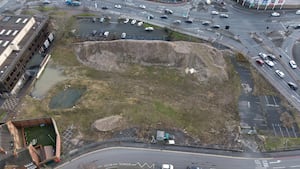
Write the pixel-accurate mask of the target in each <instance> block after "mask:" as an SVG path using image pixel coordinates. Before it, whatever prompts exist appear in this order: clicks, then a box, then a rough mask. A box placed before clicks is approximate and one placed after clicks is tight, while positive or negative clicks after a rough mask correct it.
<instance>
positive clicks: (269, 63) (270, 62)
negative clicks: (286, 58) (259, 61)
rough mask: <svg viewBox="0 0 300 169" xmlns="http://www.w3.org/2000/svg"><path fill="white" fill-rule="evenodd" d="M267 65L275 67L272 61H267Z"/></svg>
mask: <svg viewBox="0 0 300 169" xmlns="http://www.w3.org/2000/svg"><path fill="white" fill-rule="evenodd" d="M265 63H266V64H267V65H268V66H270V67H274V65H275V64H274V62H272V61H270V60H265Z"/></svg>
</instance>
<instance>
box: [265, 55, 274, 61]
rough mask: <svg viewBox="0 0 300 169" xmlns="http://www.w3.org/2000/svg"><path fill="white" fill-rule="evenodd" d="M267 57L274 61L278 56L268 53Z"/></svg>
mask: <svg viewBox="0 0 300 169" xmlns="http://www.w3.org/2000/svg"><path fill="white" fill-rule="evenodd" d="M267 57H268V58H269V59H270V60H272V61H274V60H276V56H274V55H272V54H267Z"/></svg>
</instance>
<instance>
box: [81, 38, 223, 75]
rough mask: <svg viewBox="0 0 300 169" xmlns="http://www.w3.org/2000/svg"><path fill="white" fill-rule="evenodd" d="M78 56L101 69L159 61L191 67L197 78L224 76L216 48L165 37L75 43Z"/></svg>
mask: <svg viewBox="0 0 300 169" xmlns="http://www.w3.org/2000/svg"><path fill="white" fill-rule="evenodd" d="M75 52H76V55H77V57H78V59H79V60H80V61H81V62H82V63H83V64H85V65H87V66H90V67H93V68H95V69H97V70H102V71H113V72H116V71H125V70H126V68H127V66H128V65H129V64H132V63H134V64H141V65H159V66H166V67H172V68H178V69H179V70H180V71H182V72H184V70H185V69H186V68H193V69H194V70H195V73H194V74H195V76H196V77H197V79H198V80H200V81H205V80H207V79H209V78H215V79H219V80H227V79H228V75H227V73H226V71H225V69H226V62H225V60H224V58H223V55H222V53H221V52H220V51H218V50H216V49H215V48H213V47H211V46H208V45H206V44H200V43H192V42H182V41H178V42H165V41H137V40H119V41H109V42H107V41H105V42H104V41H99V42H94V41H92V42H83V43H77V44H75Z"/></svg>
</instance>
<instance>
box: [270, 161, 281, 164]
mask: <svg viewBox="0 0 300 169" xmlns="http://www.w3.org/2000/svg"><path fill="white" fill-rule="evenodd" d="M280 162H281V160H277V161H270V162H269V163H270V164H278V163H280Z"/></svg>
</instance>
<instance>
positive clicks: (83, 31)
mask: <svg viewBox="0 0 300 169" xmlns="http://www.w3.org/2000/svg"><path fill="white" fill-rule="evenodd" d="M101 18H103V19H101ZM128 19H129V18H128ZM100 20H101V21H100ZM124 21H125V18H122V19H119V18H109V17H107V16H99V17H87V18H80V19H77V23H76V28H75V31H74V34H75V36H76V37H78V38H81V39H84V40H86V39H89V40H116V39H121V34H122V33H123V32H124V33H126V37H125V38H124V39H136V40H165V39H166V37H167V33H166V32H165V31H164V30H163V29H155V28H154V30H153V31H145V27H146V26H145V25H141V26H138V23H139V22H140V21H137V22H136V23H135V24H132V19H129V21H128V23H124ZM104 32H109V35H108V36H107V37H106V36H105V35H104Z"/></svg>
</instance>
